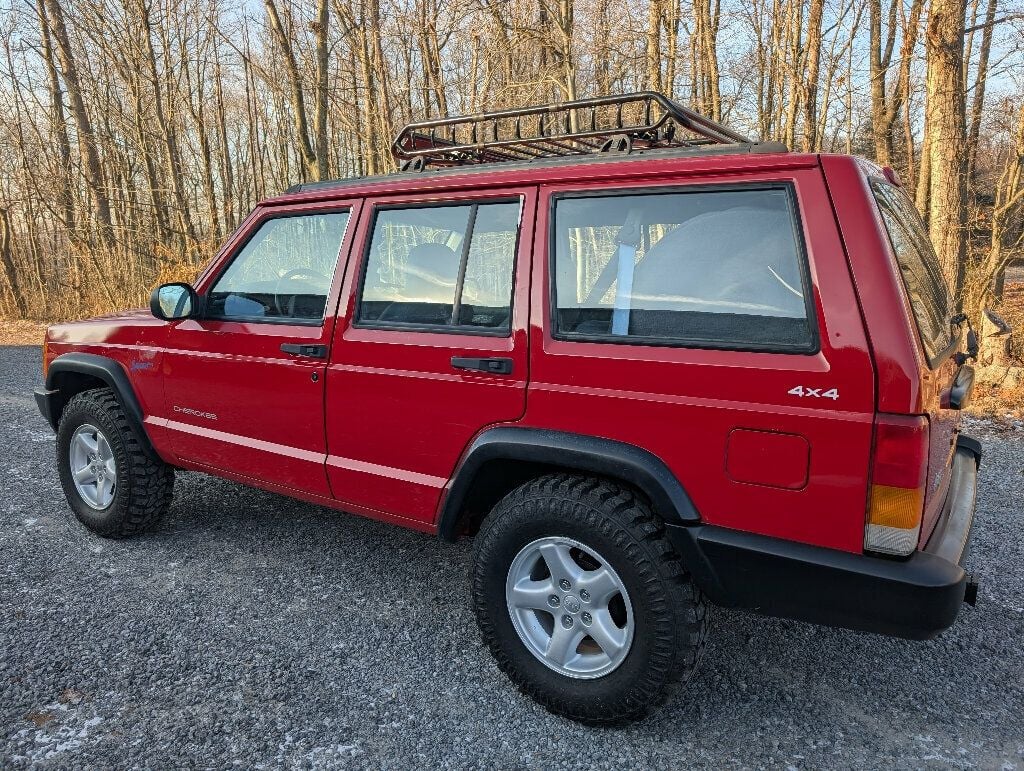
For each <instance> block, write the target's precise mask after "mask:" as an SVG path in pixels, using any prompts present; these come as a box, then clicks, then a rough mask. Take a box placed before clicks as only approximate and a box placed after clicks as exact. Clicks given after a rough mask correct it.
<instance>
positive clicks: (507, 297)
mask: <svg viewBox="0 0 1024 771" xmlns="http://www.w3.org/2000/svg"><path fill="white" fill-rule="evenodd" d="M518 232H519V203H518V202H500V203H479V204H475V203H474V204H466V205H454V206H417V207H413V208H402V209H398V208H394V209H393V208H387V209H381V210H379V211H378V212H377V217H376V220H375V221H374V226H373V239H372V241H371V243H370V252H369V255H368V257H367V262H366V270H365V277H364V280H363V291H362V297H361V299H360V303H359V310H358V314H357V322H359V323H360V325H361V326H407V327H412V328H417V327H427V328H433V327H446V328H458V331H467V332H471V331H473V330H479V331H484V332H487V331H490V332H508V331H509V329H510V317H511V306H512V275H513V265H514V262H515V253H516V241H517V239H518Z"/></svg>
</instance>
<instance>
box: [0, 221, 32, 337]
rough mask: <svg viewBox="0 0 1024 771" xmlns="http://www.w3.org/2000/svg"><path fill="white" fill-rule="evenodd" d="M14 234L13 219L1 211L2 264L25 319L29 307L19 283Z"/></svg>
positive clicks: (19, 311)
mask: <svg viewBox="0 0 1024 771" xmlns="http://www.w3.org/2000/svg"><path fill="white" fill-rule="evenodd" d="M13 241H14V233H13V231H12V229H11V218H10V215H8V213H7V209H0V264H2V265H3V266H4V273H5V274H6V276H7V283H8V285H9V286H10V287H11V297H12V298H13V300H14V307H15V308H17V310H18V315H19V316H20V317H21V318H25V317H26V316H27V315H28V305H26V303H25V298H24V296H23V295H22V293H21V285H20V284H19V283H18V268H17V266H16V265H15V264H14V244H13Z"/></svg>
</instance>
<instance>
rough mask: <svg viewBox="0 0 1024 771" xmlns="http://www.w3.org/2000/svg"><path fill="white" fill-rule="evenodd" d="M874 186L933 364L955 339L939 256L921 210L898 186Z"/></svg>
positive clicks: (922, 336)
mask: <svg viewBox="0 0 1024 771" xmlns="http://www.w3.org/2000/svg"><path fill="white" fill-rule="evenodd" d="M871 187H872V189H873V191H874V193H875V200H876V201H877V202H878V210H879V211H880V212H881V213H882V220H883V221H884V222H885V229H886V231H888V233H889V242H890V243H891V244H892V250H893V253H894V254H895V255H896V261H897V262H898V263H899V266H900V273H902V274H903V284H904V286H905V287H906V289H907V295H909V297H910V307H911V309H912V310H913V313H914V318H915V320H916V321H917V328H918V331H919V332H920V335H921V342H922V343H923V344H924V351H925V353H926V354H927V356H928V360H929V362H930V363H931V364H932V366H934V365H935V361H936V359H938V358H939V356H940V355H941V354H942V353H943V351H945V350H946V349H947V348H948V347H949V344H950V342H951V341H952V328H951V327H950V324H949V319H950V306H951V298H950V294H949V287H948V286H947V285H946V280H945V278H944V277H943V275H942V269H941V268H940V267H939V258H938V257H937V256H936V254H935V250H934V249H933V248H932V244H931V241H929V240H928V232H927V230H925V226H924V222H922V221H921V217H920V215H919V214H918V213H917V209H915V208H914V205H913V204H912V203H911V202H910V199H909V198H907V196H906V195H905V194H904V193H903V192H902V191H901V190H899V189H898V188H895V187H893V186H892V185H889V184H886V183H885V182H881V181H878V180H872V182H871Z"/></svg>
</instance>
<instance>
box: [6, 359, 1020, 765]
mask: <svg viewBox="0 0 1024 771" xmlns="http://www.w3.org/2000/svg"><path fill="white" fill-rule="evenodd" d="M38 377H39V351H38V349H37V348H0V420H2V422H3V424H4V425H5V426H7V427H8V428H7V430H6V435H7V437H8V439H7V440H5V441H4V443H3V448H2V449H0V479H2V480H3V485H2V487H3V490H4V493H5V494H4V495H3V496H2V503H0V506H2V512H3V513H2V518H0V649H2V651H3V658H2V661H0V766H6V767H16V768H17V767H24V766H29V765H34V764H40V765H48V766H52V767H76V768H82V767H90V768H100V767H118V768H121V767H129V766H135V767H137V766H157V767H179V766H189V767H194V766H200V767H217V768H220V767H225V766H229V765H240V766H245V767H257V768H258V767H266V766H289V767H291V766H295V767H304V768H315V767H335V766H352V767H369V768H382V767H389V768H435V767H441V766H451V767H488V768H520V767H524V768H549V767H558V768H562V767H579V768H597V767H634V768H635V767H643V766H656V767H706V768H740V767H751V768H756V767H778V768H791V767H795V768H822V767H828V768H854V767H856V768H865V767H871V768H892V767H900V768H917V767H926V768H929V767H949V766H952V767H964V768H970V767H978V768H1007V769H1009V768H1018V767H1020V768H1024V651H1022V649H1021V639H1022V637H1024V591H1022V590H1024V577H1022V576H1024V570H1022V568H1024V548H1022V546H1021V534H1022V532H1024V529H1022V525H1024V514H1022V512H1021V507H1020V502H1021V500H1024V477H1022V469H1024V453H1022V452H1021V450H1022V447H1024V444H1022V441H1024V436H1022V435H1021V434H1020V433H1004V434H1001V435H997V434H991V435H989V436H986V437H985V440H984V441H985V446H986V451H987V457H986V461H985V463H984V465H983V477H984V478H983V484H982V497H981V501H980V506H979V512H978V520H977V523H976V535H975V540H974V559H973V567H974V569H975V571H976V573H977V574H978V576H979V577H980V579H981V582H982V590H981V599H980V602H979V605H978V607H977V608H975V609H971V608H965V609H964V611H963V613H962V614H961V617H960V619H959V621H958V623H957V624H956V626H954V628H953V629H951V630H950V631H948V632H946V633H945V634H944V635H942V636H941V637H940V638H939V639H937V640H934V641H931V642H926V643H910V642H904V641H900V640H891V639H886V638H883V637H878V636H874V635H864V634H855V633H852V632H845V631H836V630H827V629H819V628H815V627H812V626H808V625H805V624H800V623H795V622H787V621H780V620H772V619H764V618H760V617H757V616H755V615H751V614H747V613H740V612H729V611H718V612H716V613H715V614H714V616H713V618H712V626H711V635H710V640H711V641H710V644H709V646H708V649H707V653H706V656H705V658H704V660H703V663H702V664H701V666H700V667H699V669H698V670H697V672H696V674H695V675H694V677H693V679H692V680H691V682H690V684H689V687H688V688H687V689H686V690H685V691H682V692H680V693H679V694H678V695H677V696H676V698H675V699H674V700H673V701H672V702H671V703H670V704H669V705H667V707H666V708H664V709H662V710H661V711H659V712H657V713H656V714H655V715H653V716H652V717H650V718H649V719H647V720H646V721H645V722H642V723H640V724H638V725H633V726H630V727H627V728H624V729H615V730H612V729H600V730H597V729H591V728H585V727H581V726H579V725H575V724H573V723H570V722H568V721H565V720H562V719H560V718H556V717H553V716H551V715H549V714H547V713H546V712H544V711H543V710H542V709H540V708H539V707H537V706H536V705H534V704H533V703H532V702H531V701H528V700H527V699H525V698H524V697H522V696H520V695H519V694H518V693H517V692H516V691H515V690H514V689H513V688H512V687H511V686H510V685H509V684H508V682H507V681H506V680H505V679H504V677H503V676H502V675H501V674H500V673H499V672H498V671H497V669H496V668H495V666H494V664H493V663H492V661H491V659H490V657H489V655H488V654H487V652H486V651H485V650H483V649H482V648H481V646H480V644H479V642H478V640H477V634H476V628H475V625H474V622H473V618H472V614H471V612H470V610H469V602H468V588H467V579H466V575H467V570H468V562H469V547H468V545H467V544H466V543H460V544H457V545H454V546H453V545H450V544H445V543H442V542H440V541H438V540H435V539H433V538H429V537H425V536H421V535H417V534H414V533H411V532H407V531H404V530H401V529H398V528H395V527H391V526H387V525H384V524H381V523H377V522H371V521H369V520H365V519H361V518H358V517H350V516H346V515H340V514H337V513H334V512H330V511H327V510H324V509H321V508H316V507H313V506H309V505H306V504H302V503H298V502H293V501H290V500H287V499H285V498H282V497H278V496H275V495H272V494H269V493H264V492H260V491H256V490H249V489H247V488H243V487H239V486H237V485H234V484H231V483H228V482H224V481H220V480H216V479H211V478H207V477H203V476H200V475H196V474H181V475H180V476H179V477H178V482H177V497H176V501H175V504H174V508H173V512H172V516H171V518H170V520H169V521H168V522H167V524H166V525H165V526H164V527H163V529H161V530H160V531H159V532H157V533H154V534H151V535H147V536H143V537H139V538H136V539H134V540H131V541H127V542H110V541H104V540H102V539H100V538H96V537H94V536H92V535H90V534H89V533H88V532H87V531H86V530H85V529H84V528H83V527H81V526H80V525H78V524H77V522H76V521H75V520H74V519H73V518H72V516H71V514H70V512H69V510H68V508H67V506H66V505H65V502H64V499H63V497H62V495H61V492H60V488H59V485H58V484H57V481H56V474H55V472H54V461H53V437H52V434H51V432H50V431H49V429H48V428H47V426H46V425H45V423H44V422H43V420H42V419H41V418H40V417H39V415H38V414H37V412H36V409H35V406H34V404H33V401H32V398H31V395H30V394H29V391H30V389H31V387H32V386H33V385H34V384H35V382H36V381H37V379H38ZM976 428H977V429H980V430H982V431H984V430H985V426H984V425H983V424H981V425H979V426H976Z"/></svg>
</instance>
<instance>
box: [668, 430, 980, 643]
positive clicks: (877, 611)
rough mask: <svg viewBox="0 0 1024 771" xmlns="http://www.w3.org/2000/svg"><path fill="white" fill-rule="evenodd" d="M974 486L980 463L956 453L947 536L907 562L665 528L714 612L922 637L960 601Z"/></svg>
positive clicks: (951, 615)
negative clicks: (718, 608)
mask: <svg viewBox="0 0 1024 771" xmlns="http://www.w3.org/2000/svg"><path fill="white" fill-rule="evenodd" d="M976 482H977V463H976V461H975V458H974V456H973V455H972V454H970V453H969V452H967V451H966V450H964V451H960V452H958V453H957V458H956V467H955V468H954V478H953V480H952V481H951V485H950V493H949V504H948V505H947V507H946V508H947V512H946V516H945V517H944V521H943V522H941V523H940V525H941V526H942V531H941V532H938V528H936V533H935V534H934V535H933V537H932V539H931V541H930V542H929V544H928V549H927V550H926V551H918V552H915V553H914V554H913V555H912V556H911V557H910V558H908V559H906V560H893V559H885V558H882V557H872V556H868V555H864V554H853V553H850V552H842V551H837V550H835V549H826V548H823V547H820V546H810V545H807V544H801V543H796V542H793V541H785V540H782V539H778V538H770V537H768V536H763V535H756V534H753V533H744V532H740V531H737V530H729V529H726V528H722V527H716V526H714V525H695V526H686V525H666V528H667V532H668V535H669V538H670V539H671V540H672V542H673V544H674V546H675V548H676V550H677V551H678V552H679V554H680V556H681V557H682V558H683V562H684V564H685V565H686V567H687V569H688V570H689V571H690V573H691V574H692V575H693V578H694V580H695V581H696V582H697V585H698V586H700V588H701V589H702V590H703V591H704V593H705V594H706V595H707V596H708V598H709V599H710V600H711V601H712V602H714V603H716V604H718V605H723V606H726V607H740V608H749V609H751V610H755V611H758V612H760V613H764V614H766V615H769V616H779V617H782V618H792V619H797V620H801V621H810V622H813V623H817V624H823V625H826V626H838V627H845V628H847V629H856V630H860V631H865V632H878V633H880V634H886V635H892V636H895V637H905V638H909V639H915V640H926V639H929V638H932V637H935V636H936V635H938V634H939V633H940V632H941V631H942V630H944V629H946V628H948V627H949V626H951V625H952V624H953V622H954V621H955V620H956V617H957V614H958V613H959V612H960V606H961V605H962V604H963V602H964V593H965V590H966V588H967V583H968V576H967V573H966V572H965V571H964V569H963V567H961V565H960V563H961V562H962V561H963V553H964V550H963V549H959V546H960V544H961V543H963V544H966V541H967V537H968V536H969V534H970V528H971V522H972V520H973V515H974V497H975V489H976ZM936 537H938V539H939V542H938V543H937V544H935V546H934V548H933V543H932V542H934V541H935V540H936ZM949 539H954V541H955V543H949V544H947V541H948V540H949ZM961 539H962V540H961ZM958 549H959V553H958V554H957V556H956V558H955V559H953V558H952V556H953V554H954V553H955V552H956V551H958Z"/></svg>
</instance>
